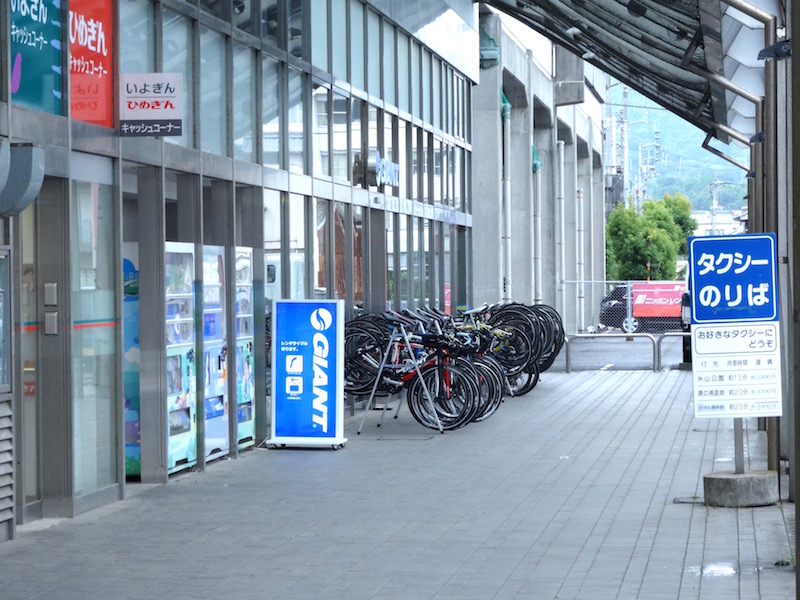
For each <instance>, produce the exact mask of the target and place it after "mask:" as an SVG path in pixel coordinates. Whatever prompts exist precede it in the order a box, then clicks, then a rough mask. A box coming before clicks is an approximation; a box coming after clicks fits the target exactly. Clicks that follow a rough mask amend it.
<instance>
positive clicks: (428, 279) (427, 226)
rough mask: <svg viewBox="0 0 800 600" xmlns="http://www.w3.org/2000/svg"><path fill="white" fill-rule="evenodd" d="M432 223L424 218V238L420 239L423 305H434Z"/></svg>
mask: <svg viewBox="0 0 800 600" xmlns="http://www.w3.org/2000/svg"><path fill="white" fill-rule="evenodd" d="M430 235H431V223H430V221H429V220H428V219H422V238H421V240H420V247H419V248H420V269H421V271H422V286H423V287H422V302H423V306H434V303H435V297H434V295H433V293H432V292H433V266H432V265H431V252H430V239H431V238H430Z"/></svg>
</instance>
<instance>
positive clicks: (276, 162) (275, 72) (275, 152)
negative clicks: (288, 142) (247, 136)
mask: <svg viewBox="0 0 800 600" xmlns="http://www.w3.org/2000/svg"><path fill="white" fill-rule="evenodd" d="M261 79H262V80H261V90H262V91H261V101H262V102H263V106H262V107H261V119H262V125H261V143H262V145H263V152H264V156H263V157H262V159H261V160H262V164H263V165H264V166H267V167H273V168H275V169H279V168H281V167H282V166H283V160H282V145H281V105H280V102H281V86H280V80H281V79H280V65H279V64H278V62H277V61H275V60H272V59H271V58H267V57H264V58H263V59H262V61H261Z"/></svg>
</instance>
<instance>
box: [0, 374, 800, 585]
mask: <svg viewBox="0 0 800 600" xmlns="http://www.w3.org/2000/svg"><path fill="white" fill-rule="evenodd" d="M691 389H692V383H691V374H690V373H689V372H684V371H679V370H667V371H661V372H658V373H654V372H652V371H613V372H602V371H586V372H577V373H576V372H573V373H570V374H566V373H556V372H552V373H551V372H547V373H545V374H544V375H543V376H542V379H541V382H540V383H539V385H538V386H537V387H536V388H535V389H534V390H533V391H532V392H531V393H530V394H528V395H527V396H525V397H521V398H512V399H509V400H507V401H506V402H505V403H504V404H503V406H501V408H500V410H499V411H498V412H497V413H496V414H495V415H494V416H493V417H492V418H491V419H489V420H487V421H484V422H481V423H473V424H471V425H469V426H467V427H465V428H464V429H461V430H458V431H451V432H446V433H444V434H439V433H438V432H437V431H431V430H428V429H425V428H423V427H421V426H420V425H418V424H417V423H416V422H415V421H414V420H413V419H412V417H411V416H410V414H409V412H408V410H407V407H405V406H403V407H402V409H401V410H400V411H399V415H398V418H397V419H394V418H391V415H392V413H387V414H388V415H389V416H388V418H387V419H386V420H385V421H384V424H383V426H382V427H380V428H378V427H377V426H376V423H377V419H378V416H379V415H378V414H377V413H375V412H371V413H370V414H369V415H368V417H367V422H366V425H365V426H364V429H363V433H362V434H361V435H357V434H356V430H357V428H358V425H359V423H360V421H361V414H356V415H355V416H354V417H348V418H347V421H346V425H345V434H346V436H347V437H348V438H349V441H348V442H347V445H346V446H345V447H344V448H343V449H341V450H338V451H333V450H309V449H305V450H301V449H279V450H268V449H261V448H259V449H255V450H253V451H249V452H245V453H244V454H243V455H242V456H241V457H240V458H239V459H236V460H227V461H222V462H216V463H212V464H210V465H209V466H208V468H207V469H206V471H205V472H197V473H186V474H183V475H181V476H178V477H175V478H174V479H173V480H171V481H170V482H169V483H168V484H166V485H129V486H128V487H127V492H128V497H127V499H126V500H124V501H121V502H117V503H115V504H113V505H110V506H107V507H104V508H101V509H98V510H95V511H93V512H90V513H88V514H85V515H82V516H80V517H77V518H74V519H66V520H60V521H50V520H45V521H41V522H36V523H33V524H31V525H25V526H22V527H20V528H19V530H18V534H19V535H18V538H17V539H16V540H14V541H11V542H8V543H5V544H0V598H2V599H4V600H16V599H18V598H48V599H49V598H53V599H58V600H68V599H81V600H83V599H90V598H102V599H106V598H115V599H125V598H131V599H134V598H135V599H142V598H171V599H175V600H177V599H184V598H186V599H196V598H258V599H277V600H292V599H298V600H300V599H302V600H306V599H331V600H350V599H354V600H356V599H368V598H380V599H381V600H391V599H404V600H406V599H407V600H418V599H426V598H431V599H433V598H436V599H445V598H453V599H458V600H471V599H475V600H486V599H493V598H496V599H511V598H517V599H532V600H533V599H535V600H542V599H550V598H553V599H555V598H561V599H566V598H586V599H591V600H605V599H611V598H622V599H627V598H642V599H648V600H654V599H660V598H664V599H676V598H680V599H691V598H702V599H709V600H710V599H719V600H730V599H732V598H741V599H745V600H752V599H756V598H761V599H764V600H766V599H770V600H772V599H785V598H795V597H796V594H795V572H794V567H793V566H792V565H791V561H792V560H793V556H794V547H795V544H794V518H795V510H794V504H791V503H782V504H781V505H776V506H769V507H761V508H747V509H734V508H707V507H706V506H705V505H704V504H703V499H702V495H703V475H704V474H706V473H710V472H712V471H715V470H733V430H732V427H733V423H732V420H730V419H704V420H696V419H694V418H693V413H692V402H691ZM764 435H765V434H764V432H763V431H758V429H757V427H756V421H755V419H752V420H751V419H745V456H746V458H747V461H748V463H747V469H748V470H755V469H764V468H766V453H765V439H764ZM787 487H788V483H787V481H786V479H785V478H784V480H783V482H782V495H783V497H784V498H785V497H786V496H787ZM785 563H789V565H788V566H782V565H784V564H785Z"/></svg>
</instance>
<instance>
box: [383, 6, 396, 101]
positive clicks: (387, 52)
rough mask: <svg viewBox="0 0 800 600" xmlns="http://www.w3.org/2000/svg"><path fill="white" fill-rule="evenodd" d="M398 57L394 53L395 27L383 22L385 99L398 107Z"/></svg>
mask: <svg viewBox="0 0 800 600" xmlns="http://www.w3.org/2000/svg"><path fill="white" fill-rule="evenodd" d="M396 62H397V57H396V56H395V52H394V25H392V24H391V23H389V22H387V21H384V22H383V99H384V100H386V102H388V103H389V104H392V105H397V99H396V94H395V82H394V71H395V64H396Z"/></svg>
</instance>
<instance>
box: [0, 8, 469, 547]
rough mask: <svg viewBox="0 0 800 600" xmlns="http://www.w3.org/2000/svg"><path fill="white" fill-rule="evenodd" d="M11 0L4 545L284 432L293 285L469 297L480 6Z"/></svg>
mask: <svg viewBox="0 0 800 600" xmlns="http://www.w3.org/2000/svg"><path fill="white" fill-rule="evenodd" d="M399 4H402V6H398V5H399ZM5 7H6V8H4V12H5V14H3V15H2V17H0V24H2V27H1V28H0V32H1V33H0V42H1V43H0V58H2V60H3V64H6V65H9V67H10V68H9V71H8V72H9V74H10V76H9V77H7V78H4V79H3V81H2V82H0V139H1V140H2V147H1V148H2V152H0V167H2V166H3V164H5V165H8V168H6V169H5V171H3V173H6V172H18V173H19V172H25V173H28V175H29V176H28V177H27V179H26V180H25V181H22V182H21V183H18V184H16V185H12V184H13V182H12V181H9V183H7V184H6V186H5V188H4V190H3V195H4V196H9V197H12V196H13V198H11V200H9V201H8V202H6V203H5V208H4V212H3V221H2V223H3V227H2V234H3V235H2V247H1V248H0V259H1V260H0V271H2V272H1V273H0V275H5V278H4V280H3V282H2V283H3V286H4V287H3V290H4V294H3V296H2V298H3V303H2V306H0V308H2V310H3V311H5V312H4V318H3V323H5V325H4V327H3V329H4V331H3V336H4V337H3V339H4V341H5V344H4V346H3V348H4V353H3V359H4V360H5V361H6V363H4V365H3V369H2V373H0V374H2V376H3V377H2V379H3V380H2V381H0V394H3V395H2V396H0V440H2V444H3V445H2V446H0V523H2V528H0V539H8V538H11V537H13V536H14V532H15V527H16V524H17V523H22V522H26V521H29V520H33V519H37V518H42V517H56V516H73V515H77V514H80V513H82V512H85V511H87V510H91V509H93V508H95V507H98V506H101V505H104V504H107V503H109V502H113V501H115V500H118V499H120V498H122V497H123V496H124V489H125V484H126V481H131V480H136V481H143V482H165V481H167V480H168V478H169V476H170V475H171V474H172V473H175V472H178V471H180V470H182V469H185V468H190V467H195V468H203V467H204V466H205V464H206V462H208V461H210V460H213V459H214V458H217V457H219V456H236V455H237V453H238V452H239V451H241V450H242V449H244V448H247V447H248V446H251V445H253V444H254V443H257V441H259V440H263V439H265V438H266V436H267V434H268V433H267V432H268V429H269V423H268V414H269V410H268V406H269V398H268V394H269V389H268V388H269V383H268V382H269V365H268V364H267V363H268V356H269V354H268V350H267V348H268V346H269V343H270V340H269V336H268V334H267V332H268V323H269V317H270V306H271V301H272V300H273V299H275V298H279V297H283V298H298V299H299V298H336V299H342V300H344V304H345V307H346V311H347V315H348V316H352V315H353V314H355V312H356V311H360V310H363V311H367V312H375V311H380V310H385V309H386V308H387V307H396V308H402V307H406V306H408V307H414V306H419V305H423V304H428V305H432V306H436V307H439V308H442V309H445V310H450V311H452V310H455V309H456V307H458V306H466V305H469V304H470V302H471V298H470V290H471V277H472V273H471V269H470V265H471V244H472V236H471V228H472V216H471V207H472V203H473V198H472V191H471V169H472V144H473V139H472V137H473V132H472V121H471V115H472V106H471V102H472V89H473V85H474V84H475V82H476V81H477V79H478V45H479V44H478V23H477V19H478V16H477V6H476V5H475V4H473V3H472V2H471V1H469V0H434V1H432V2H424V3H423V2H410V3H394V2H389V1H388V0H382V1H374V2H370V3H364V2H362V1H361V0H236V1H233V2H222V1H219V0H187V1H182V0H119V1H118V2H107V1H105V0H72V1H69V2H65V1H62V2H60V3H59V2H54V1H51V0H42V1H40V2H21V1H17V0H12V2H11V3H10V5H9V4H8V3H7V4H6V5H5ZM3 161H5V162H3ZM25 165H28V169H27V170H25V169H23V168H22V167H23V166H25ZM8 179H9V180H10V179H11V178H10V177H9V178H8ZM262 365H263V366H262ZM243 382H244V383H243ZM234 415H235V418H234Z"/></svg>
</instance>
